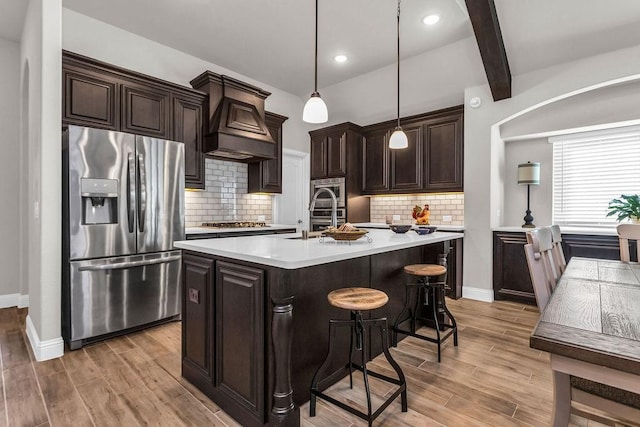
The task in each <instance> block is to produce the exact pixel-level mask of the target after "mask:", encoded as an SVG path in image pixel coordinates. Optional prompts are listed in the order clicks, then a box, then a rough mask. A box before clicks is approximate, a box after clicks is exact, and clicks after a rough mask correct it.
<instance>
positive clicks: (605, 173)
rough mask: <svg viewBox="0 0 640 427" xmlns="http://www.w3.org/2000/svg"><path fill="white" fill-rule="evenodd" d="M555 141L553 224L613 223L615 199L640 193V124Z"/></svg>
mask: <svg viewBox="0 0 640 427" xmlns="http://www.w3.org/2000/svg"><path fill="white" fill-rule="evenodd" d="M549 142H551V143H553V222H554V223H555V224H559V225H569V226H581V227H585V226H589V227H613V226H615V225H617V222H616V220H615V217H607V207H608V206H609V201H611V199H613V198H617V197H619V196H620V195H621V194H640V126H628V127H622V128H616V129H609V130H606V131H594V132H584V133H579V134H571V135H563V136H558V137H553V138H549Z"/></svg>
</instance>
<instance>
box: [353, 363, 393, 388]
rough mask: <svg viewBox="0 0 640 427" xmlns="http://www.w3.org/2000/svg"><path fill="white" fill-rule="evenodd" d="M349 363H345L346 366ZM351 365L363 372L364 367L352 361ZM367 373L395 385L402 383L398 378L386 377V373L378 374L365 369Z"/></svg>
mask: <svg viewBox="0 0 640 427" xmlns="http://www.w3.org/2000/svg"><path fill="white" fill-rule="evenodd" d="M348 366H349V365H347V367H348ZM351 366H353V367H354V368H356V369H357V370H359V371H360V372H364V369H363V368H362V366H360V365H358V364H357V363H352V364H351ZM367 375H371V376H372V377H376V378H378V379H380V380H384V381H387V382H390V383H392V384H395V385H402V381H400V380H399V379H396V378H393V377H388V376H386V375H383V374H380V373H378V372H375V371H372V370H369V369H367Z"/></svg>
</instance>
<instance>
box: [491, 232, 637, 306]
mask: <svg viewBox="0 0 640 427" xmlns="http://www.w3.org/2000/svg"><path fill="white" fill-rule="evenodd" d="M501 228H502V229H504V230H509V231H494V232H493V294H494V299H496V300H511V301H519V302H526V303H529V304H536V299H535V294H534V293H533V285H532V284H531V276H530V275H529V266H528V265H527V259H526V257H525V255H524V245H526V244H527V237H526V234H525V233H526V231H525V230H522V231H511V230H517V229H518V228H517V227H501ZM520 229H522V228H520ZM576 233H577V232H575V231H574V232H569V233H565V232H564V231H563V232H562V250H563V252H564V255H565V258H566V261H567V262H569V260H570V259H571V258H572V257H574V256H579V257H585V258H599V259H611V260H620V243H619V240H618V236H617V235H613V234H610V235H603V234H597V235H596V234H576ZM631 253H632V254H633V255H632V259H631V261H637V260H636V259H635V253H636V252H635V242H633V246H631Z"/></svg>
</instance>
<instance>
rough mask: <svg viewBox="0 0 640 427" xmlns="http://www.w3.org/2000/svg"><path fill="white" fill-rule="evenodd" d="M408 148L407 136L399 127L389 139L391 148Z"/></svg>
mask: <svg viewBox="0 0 640 427" xmlns="http://www.w3.org/2000/svg"><path fill="white" fill-rule="evenodd" d="M408 146H409V140H408V139H407V134H406V133H404V132H403V131H402V128H400V127H397V128H396V130H395V132H393V133H392V134H391V138H389V148H396V149H397V148H407V147H408Z"/></svg>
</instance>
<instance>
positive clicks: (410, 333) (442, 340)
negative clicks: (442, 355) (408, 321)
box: [394, 325, 455, 344]
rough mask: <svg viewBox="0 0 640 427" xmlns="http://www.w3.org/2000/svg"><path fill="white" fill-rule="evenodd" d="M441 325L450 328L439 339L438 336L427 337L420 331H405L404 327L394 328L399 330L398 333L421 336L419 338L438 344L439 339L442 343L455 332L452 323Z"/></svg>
mask: <svg viewBox="0 0 640 427" xmlns="http://www.w3.org/2000/svg"><path fill="white" fill-rule="evenodd" d="M440 326H444V327H446V328H447V329H449V330H448V331H447V332H445V333H444V334H443V335H442V336H441V337H440V340H438V339H437V338H431V337H427V336H425V335H421V334H418V333H415V332H411V331H405V330H404V329H394V331H396V332H398V333H401V334H404V335H409V336H412V337H415V338H419V339H421V340H424V341H429V342H432V343H435V344H438V341H439V342H440V343H443V342H444V341H445V340H446V339H447V338H449V337H450V336H451V335H453V333H454V332H455V329H454V327H453V326H451V325H440Z"/></svg>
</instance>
